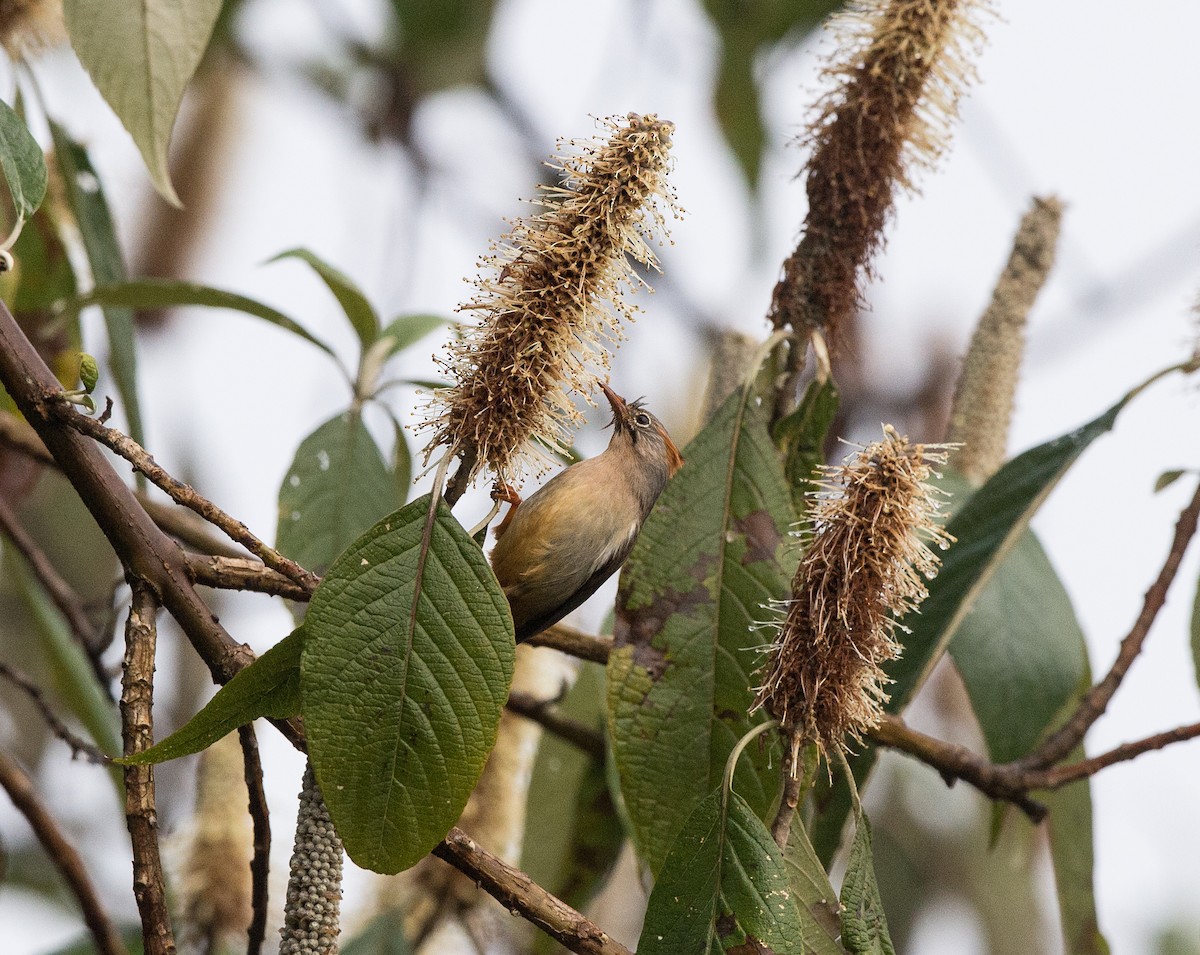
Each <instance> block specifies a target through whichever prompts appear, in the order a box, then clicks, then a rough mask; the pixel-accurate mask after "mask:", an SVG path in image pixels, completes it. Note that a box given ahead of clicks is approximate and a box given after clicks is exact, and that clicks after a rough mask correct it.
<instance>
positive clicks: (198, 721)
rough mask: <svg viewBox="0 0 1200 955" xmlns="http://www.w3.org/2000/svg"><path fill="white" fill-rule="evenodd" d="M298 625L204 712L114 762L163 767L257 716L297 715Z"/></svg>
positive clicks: (301, 642) (281, 717) (300, 642)
mask: <svg viewBox="0 0 1200 955" xmlns="http://www.w3.org/2000/svg"><path fill="white" fill-rule="evenodd" d="M303 647H304V630H303V628H302V627H297V628H296V629H295V630H293V631H292V632H291V633H290V634H288V636H286V637H284V638H283V639H282V640H280V641H279V642H278V643H277V644H275V646H273V647H271V649H270V650H268V651H267V652H266V653H264V654H263V655H262V656H261V657H259V658H258V659H257V660H255V661H254V662H253V663H251V664H250V666H248V667H246V669H244V670H242V671H241V672H240V673H238V674H237V675H236V676H234V678H233V679H232V680H230V681H229V682H228V683H226V684H225V685H224V686H223V687H221V689H219V690H217V693H216V695H215V696H214V697H213V698H212V699H211V700H209V701H208V703H207V704H206V705H205V706H204V708H203V709H202V710H201V711H200V712H199V713H197V714H196V715H195V716H193V717H192V718H191V719H190V720H188V721H187V722H186V723H184V724H183V726H181V727H180V728H179V729H177V730H176V731H175V732H174V733H172V734H171V735H170V736H168V737H167V738H166V739H164V740H160V741H159V742H157V743H155V744H154V745H153V746H151V747H150V748H149V749H146V750H143V751H142V752H140V753H135V754H134V755H132V756H126V757H123V758H122V759H118V760H116V762H118V763H122V764H124V765H126V766H144V765H147V764H150V763H162V762H166V761H167V760H168V759H178V758H179V757H180V756H190V755H192V754H193V753H198V752H200V750H202V749H207V748H208V747H209V746H211V745H212V744H213V743H215V742H216V741H217V740H219V739H223V738H224V737H225V736H228V735H229V734H230V733H232V732H233V731H234V730H235V729H237V728H238V727H239V726H245V725H246V724H247V723H253V722H254V721H255V720H256V719H258V718H259V717H268V718H270V719H276V720H286V719H290V718H291V717H293V716H296V715H298V714H299V713H300V651H301V650H302V648H303Z"/></svg>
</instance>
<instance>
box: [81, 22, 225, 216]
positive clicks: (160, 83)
mask: <svg viewBox="0 0 1200 955" xmlns="http://www.w3.org/2000/svg"><path fill="white" fill-rule="evenodd" d="M220 12H221V0H64V2H63V13H64V14H65V16H66V22H67V33H68V35H69V36H70V38H71V46H73V47H74V48H75V52H76V53H77V54H78V56H79V60H80V62H81V63H82V64H83V65H84V68H85V69H86V70H87V71H88V75H90V76H91V78H92V82H93V83H95V84H96V88H97V89H99V90H100V93H101V94H102V95H103V96H104V98H105V99H106V100H107V101H108V105H109V106H111V107H112V108H113V112H115V113H116V114H117V117H118V118H119V119H120V120H121V122H122V123H123V124H124V126H125V128H126V129H127V130H129V135H130V136H132V137H133V141H134V143H135V144H136V145H137V147H138V149H139V150H141V153H142V159H143V160H144V161H145V163H146V168H147V169H148V170H149V172H150V178H151V179H153V180H154V187H155V188H156V189H157V190H158V191H159V193H160V194H161V195H162V197H163V198H164V199H166V200H167V201H168V202H170V203H171V204H172V205H176V206H178V205H179V204H180V202H179V197H178V196H177V195H175V188H174V187H173V186H172V185H171V176H170V172H169V170H168V168H167V144H168V143H169V142H170V140H171V130H172V129H173V128H174V126H175V117H176V116H177V115H178V113H179V104H180V102H181V101H182V99H183V91H184V88H185V87H186V86H187V84H188V81H189V80H191V78H192V74H193V73H195V72H196V67H197V66H199V64H200V58H201V56H203V55H204V49H205V47H207V46H208V38H209V37H210V36H211V35H212V30H213V25H214V24H215V23H216V20H217V15H218V14H219V13H220Z"/></svg>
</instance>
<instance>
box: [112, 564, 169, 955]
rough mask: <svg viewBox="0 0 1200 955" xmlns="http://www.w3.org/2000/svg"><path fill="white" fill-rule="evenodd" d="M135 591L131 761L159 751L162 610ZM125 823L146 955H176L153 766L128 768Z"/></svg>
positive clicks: (124, 690)
mask: <svg viewBox="0 0 1200 955" xmlns="http://www.w3.org/2000/svg"><path fill="white" fill-rule="evenodd" d="M130 585H131V587H132V588H133V603H132V605H131V606H130V608H129V619H128V621H127V623H126V626H125V671H124V675H123V676H122V679H121V735H122V737H123V739H124V742H125V747H124V749H125V755H126V756H130V755H132V754H134V753H140V752H142V751H143V750H146V749H149V748H150V747H151V746H153V745H154V722H153V715H152V704H153V700H154V651H155V646H156V644H157V628H156V626H155V622H154V616H155V613H156V612H157V610H158V604H157V602H156V601H155V599H154V595H153V594H152V593H151V592H150V588H149V587H148V586H147V585H146V584H145V583H144V582H143V581H140V580H136V579H135V580H133V581H131V584H130ZM125 821H126V823H127V825H128V827H129V838H130V842H131V843H132V844H133V894H134V897H135V898H136V899H137V905H138V912H139V913H140V914H141V917H142V942H143V944H144V945H145V949H146V952H147V955H174V952H175V936H174V933H173V932H172V930H171V920H170V916H169V914H168V912H167V892H166V886H165V885H164V882H163V872H162V859H161V858H160V856H159V852H158V810H157V809H156V808H155V805H154V767H153V766H129V767H126V769H125Z"/></svg>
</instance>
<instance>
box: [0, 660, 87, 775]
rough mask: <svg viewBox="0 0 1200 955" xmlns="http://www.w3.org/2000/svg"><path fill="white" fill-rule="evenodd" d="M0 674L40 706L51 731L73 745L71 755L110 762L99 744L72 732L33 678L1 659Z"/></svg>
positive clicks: (39, 709) (39, 708) (70, 745)
mask: <svg viewBox="0 0 1200 955" xmlns="http://www.w3.org/2000/svg"><path fill="white" fill-rule="evenodd" d="M0 676H2V677H4V678H5V679H7V680H8V681H9V682H10V683H12V684H13V686H15V687H17V688H18V689H20V690H22V691H24V693H25V695H26V696H28V697H29V700H30V702H32V703H33V705H34V706H36V707H37V708H38V711H39V712H40V713H41V714H42V719H44V720H45V721H46V725H47V726H49V727H50V731H51V732H52V733H53V734H54V735H55V736H57V737H58V738H59V739H61V740H62V741H63V742H64V743H66V744H67V745H68V746H69V747H71V755H72V756H73V757H79V756H82V757H83V758H84V759H86V760H87V761H88V762H89V763H96V764H97V765H107V764H108V763H109V762H110V759H109V756H108V754H107V753H105V752H104V751H103V750H102V749H100V748H99V747H98V746H93V745H92V744H91V743H89V742H88V741H87V740H85V739H83V738H82V737H80V736H77V735H76V734H75V733H73V732H71V729H70V727H68V726H67V724H66V723H64V722H63V721H62V720H60V719H59V718H58V715H57V714H56V713H55V712H54V710H52V709H51V708H50V704H49V703H47V702H46V696H45V694H44V693H43V692H42V689H41V687H39V686H38V685H37V684H36V683H34V682H33V680H31V679H29V677H27V676H26V675H25V674H24V673H21V672H20V671H19V670H15V669H13V668H12V667H10V666H9V665H8V664H7V663H4V662H2V661H0Z"/></svg>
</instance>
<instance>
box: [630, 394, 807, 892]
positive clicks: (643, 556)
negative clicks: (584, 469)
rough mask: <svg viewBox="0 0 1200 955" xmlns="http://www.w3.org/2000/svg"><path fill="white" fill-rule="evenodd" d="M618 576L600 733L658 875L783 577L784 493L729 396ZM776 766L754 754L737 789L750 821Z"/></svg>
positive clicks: (711, 778) (761, 437)
mask: <svg viewBox="0 0 1200 955" xmlns="http://www.w3.org/2000/svg"><path fill="white" fill-rule="evenodd" d="M684 459H685V461H686V462H687V463H686V464H685V465H684V466H683V469H682V470H681V471H680V472H679V474H677V475H676V476H675V478H674V479H673V480H672V481H671V482H670V484H668V485H667V488H666V490H665V491H664V492H663V494H662V497H661V498H659V501H658V504H657V505H656V506H655V508H654V510H653V511H652V512H651V514H650V517H649V519H648V520H647V521H646V524H645V526H644V527H643V529H642V532H641V536H640V537H639V538H638V541H637V544H636V545H635V546H634V549H633V553H632V554H631V555H630V557H629V560H628V562H627V563H626V565H625V570H624V572H623V573H622V575H621V584H620V590H619V593H618V597H617V619H616V627H615V633H614V637H615V643H614V649H613V652H612V654H611V656H610V657H609V662H608V679H609V692H608V712H609V732H610V737H611V739H612V746H613V754H614V757H615V760H616V768H617V771H618V774H619V776H620V780H621V792H622V795H623V797H624V801H625V805H626V807H627V808H628V811H629V816H630V819H631V820H632V823H633V836H634V840H635V842H636V843H637V846H638V850H639V852H640V853H641V855H642V858H643V859H645V861H646V862H647V863H648V864H649V866H650V868H651V871H655V872H656V871H657V870H658V869H659V868H660V867H661V866H662V864H663V860H664V859H665V858H666V854H667V851H668V850H669V849H670V846H671V844H672V842H673V841H674V837H675V834H676V833H677V832H678V831H679V830H680V828H681V827H682V825H683V823H684V821H685V820H686V819H687V817H688V816H689V814H690V813H691V811H692V810H693V809H694V808H695V806H696V803H697V802H698V801H699V799H700V798H701V796H700V794H702V793H704V792H708V791H711V790H712V788H713V787H714V786H715V785H716V784H717V782H718V781H719V779H720V776H721V773H722V771H723V769H724V766H725V760H726V758H727V757H728V756H729V753H730V751H731V750H732V748H733V746H734V744H735V743H736V742H737V741H738V740H739V739H740V738H741V737H742V736H743V735H745V733H746V732H747V731H748V730H749V729H750V727H751V726H753V725H756V724H757V723H761V722H762V721H763V720H764V719H765V718H766V717H765V715H762V714H759V715H756V716H755V717H753V718H752V717H749V716H747V715H746V714H747V711H748V710H749V708H750V705H751V703H752V702H753V698H754V694H753V692H752V690H751V687H752V686H753V685H754V682H755V681H754V678H753V676H752V671H753V669H754V667H755V666H756V664H757V662H758V653H757V651H758V649H759V648H760V647H761V646H762V644H763V643H764V642H766V641H765V637H764V636H763V634H762V632H761V631H759V630H756V629H752V628H754V627H755V624H756V623H758V622H761V621H763V620H765V619H767V618H768V617H769V616H770V615H771V612H772V611H771V610H770V609H768V608H769V606H770V604H771V601H773V600H777V599H780V598H782V597H783V596H784V595H785V594H786V593H787V589H788V582H789V579H790V574H789V573H788V572H787V570H786V569H785V566H784V565H785V562H786V561H787V557H786V554H787V550H788V549H787V545H786V543H785V540H786V537H787V533H788V529H789V527H790V525H791V523H792V509H791V497H790V495H789V491H788V487H787V483H786V481H785V479H784V475H783V467H782V465H781V463H780V460H779V456H778V453H777V452H776V450H775V447H774V446H773V445H772V444H771V439H770V437H769V435H768V434H767V429H766V424H765V414H764V412H763V410H762V409H761V408H759V407H757V406H756V405H755V404H752V403H749V399H748V397H747V395H746V393H745V392H738V393H735V394H734V395H732V396H731V397H730V398H729V399H728V400H727V401H726V402H725V404H724V405H723V406H722V407H721V409H720V410H719V411H718V412H717V414H716V415H715V417H714V419H713V421H712V423H711V424H709V426H708V427H707V428H705V429H704V431H702V432H701V433H700V435H699V436H697V437H696V439H695V440H694V441H693V442H692V443H691V444H690V445H689V446H688V448H687V449H686V450H685V451H684ZM779 785H780V778H779V756H778V751H777V750H775V749H774V748H773V747H772V746H755V747H754V749H753V751H752V752H751V753H749V754H747V758H746V759H743V760H741V761H740V763H739V765H738V769H737V789H738V791H739V792H741V793H743V794H745V798H746V800H747V802H748V803H749V804H750V806H751V807H752V808H753V809H754V811H755V812H756V813H758V815H759V816H760V818H765V817H766V815H767V814H768V813H769V812H770V811H771V808H772V805H773V803H774V802H775V800H776V797H777V795H778V792H779Z"/></svg>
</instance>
